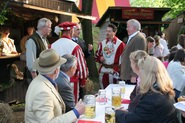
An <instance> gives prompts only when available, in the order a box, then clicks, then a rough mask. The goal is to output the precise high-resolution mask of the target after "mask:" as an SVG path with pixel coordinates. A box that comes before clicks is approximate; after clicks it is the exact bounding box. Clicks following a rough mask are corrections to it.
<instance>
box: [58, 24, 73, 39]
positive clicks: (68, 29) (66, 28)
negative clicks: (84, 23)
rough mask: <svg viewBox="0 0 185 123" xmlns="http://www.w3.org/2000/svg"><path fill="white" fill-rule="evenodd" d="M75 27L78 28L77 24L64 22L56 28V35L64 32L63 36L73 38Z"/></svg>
mask: <svg viewBox="0 0 185 123" xmlns="http://www.w3.org/2000/svg"><path fill="white" fill-rule="evenodd" d="M75 27H76V23H72V22H69V21H66V22H62V23H60V24H59V25H58V26H56V27H55V33H56V34H59V33H60V32H61V31H62V35H66V36H69V37H72V36H73V33H74V28H75Z"/></svg>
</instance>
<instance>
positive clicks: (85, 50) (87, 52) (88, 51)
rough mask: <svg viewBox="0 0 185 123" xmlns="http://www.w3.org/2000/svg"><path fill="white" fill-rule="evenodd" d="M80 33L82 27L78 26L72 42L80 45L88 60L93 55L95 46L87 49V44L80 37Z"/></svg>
mask: <svg viewBox="0 0 185 123" xmlns="http://www.w3.org/2000/svg"><path fill="white" fill-rule="evenodd" d="M80 33H81V25H80V24H77V25H76V27H75V28H74V33H73V37H72V40H73V41H74V42H76V43H77V44H78V45H80V47H81V48H82V50H83V53H84V55H85V58H88V57H89V56H90V55H91V51H92V49H93V46H92V44H88V48H87V46H86V42H85V41H84V40H83V39H82V38H80V37H79V36H80Z"/></svg>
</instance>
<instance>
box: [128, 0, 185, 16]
mask: <svg viewBox="0 0 185 123" xmlns="http://www.w3.org/2000/svg"><path fill="white" fill-rule="evenodd" d="M130 3H131V6H133V7H168V8H171V10H170V11H169V12H168V13H167V14H166V17H165V18H175V17H176V16H177V15H179V14H181V13H182V12H184V11H185V0H130Z"/></svg>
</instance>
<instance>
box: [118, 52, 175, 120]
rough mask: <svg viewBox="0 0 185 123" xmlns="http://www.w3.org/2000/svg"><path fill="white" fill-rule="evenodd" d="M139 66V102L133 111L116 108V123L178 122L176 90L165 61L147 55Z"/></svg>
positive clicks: (140, 61)
mask: <svg viewBox="0 0 185 123" xmlns="http://www.w3.org/2000/svg"><path fill="white" fill-rule="evenodd" d="M133 68H134V66H133ZM138 68H139V72H138V74H139V77H140V79H141V81H140V91H139V93H140V94H141V97H140V99H139V102H138V104H137V105H136V106H135V107H134V109H133V110H132V111H127V110H116V123H178V119H177V110H176V109H175V107H174V106H173V103H174V96H175V92H174V90H173V87H172V81H171V79H170V77H169V75H168V73H167V71H166V68H165V67H164V65H163V63H162V62H161V61H160V60H159V59H157V58H155V57H153V56H147V57H145V58H142V59H140V60H139V61H138Z"/></svg>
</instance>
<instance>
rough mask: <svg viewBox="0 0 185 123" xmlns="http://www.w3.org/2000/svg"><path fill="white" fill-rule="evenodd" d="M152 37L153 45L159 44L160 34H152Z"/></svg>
mask: <svg viewBox="0 0 185 123" xmlns="http://www.w3.org/2000/svg"><path fill="white" fill-rule="evenodd" d="M154 39H155V46H158V45H159V44H160V42H159V40H160V36H158V35H155V36H154Z"/></svg>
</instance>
